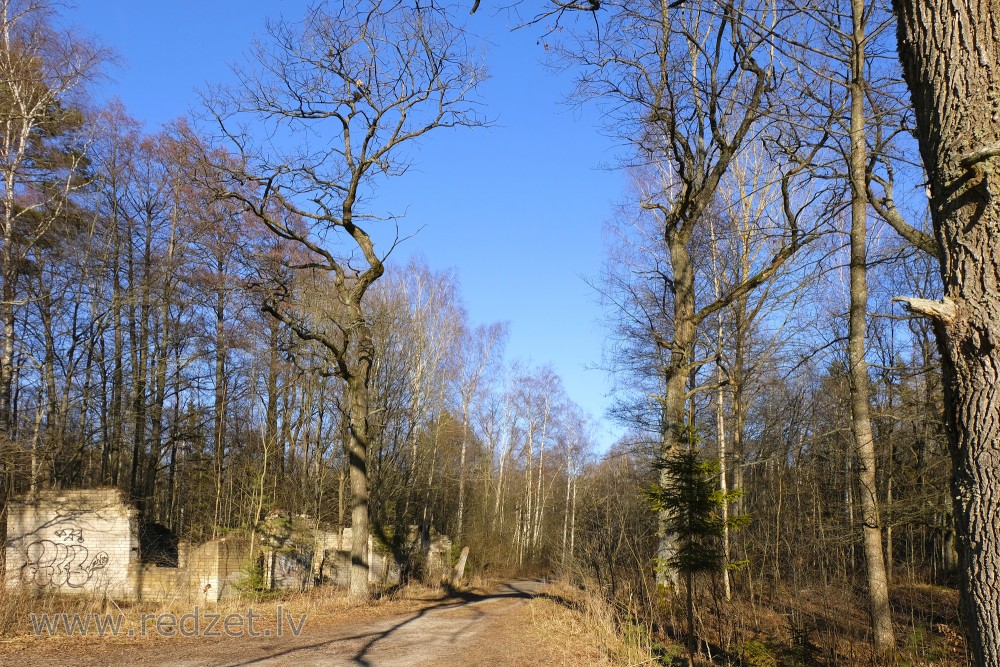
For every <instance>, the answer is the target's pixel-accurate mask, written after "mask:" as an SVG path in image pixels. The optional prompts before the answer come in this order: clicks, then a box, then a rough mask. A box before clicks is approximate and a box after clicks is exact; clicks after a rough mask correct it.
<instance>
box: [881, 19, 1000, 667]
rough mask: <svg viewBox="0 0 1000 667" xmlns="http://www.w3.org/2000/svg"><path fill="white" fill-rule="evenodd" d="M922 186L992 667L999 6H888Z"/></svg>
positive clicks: (998, 391)
mask: <svg viewBox="0 0 1000 667" xmlns="http://www.w3.org/2000/svg"><path fill="white" fill-rule="evenodd" d="M893 7H894V8H895V10H896V13H897V17H898V21H899V23H898V31H899V53H900V60H901V61H902V64H903V72H904V75H905V77H906V81H907V84H908V85H909V88H910V92H911V94H912V100H913V107H914V110H915V112H916V120H917V123H916V124H917V138H918V141H919V145H920V153H921V156H922V158H923V162H924V167H925V169H926V171H927V174H928V182H929V184H930V203H931V219H932V221H933V224H934V232H935V236H936V237H937V240H938V244H939V246H940V247H939V252H940V259H941V273H942V278H943V283H944V300H943V301H940V302H926V301H918V300H910V304H911V307H912V308H913V310H915V311H917V312H920V313H923V314H926V315H928V316H930V317H932V318H933V319H934V321H935V332H936V334H937V339H938V346H939V348H940V350H941V359H942V364H943V379H944V394H945V421H946V423H947V434H948V444H949V448H950V451H951V456H952V464H953V477H952V498H953V499H954V507H955V524H956V528H957V531H958V544H959V555H960V559H961V564H962V572H963V582H962V610H963V615H964V616H965V624H966V626H967V628H968V637H969V649H970V651H971V652H972V655H973V658H974V661H975V664H977V665H980V666H985V665H990V666H994V667H995V666H998V665H1000V575H998V572H1000V522H998V521H997V517H998V516H1000V243H997V231H996V230H997V229H998V228H1000V179H998V178H997V176H996V174H997V172H998V170H1000V164H998V163H1000V160H998V158H1000V67H998V66H997V63H998V62H1000V32H997V26H998V25H1000V4H998V3H996V2H984V3H976V4H973V3H971V2H948V1H946V0H894V1H893Z"/></svg>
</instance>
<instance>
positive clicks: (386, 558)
mask: <svg viewBox="0 0 1000 667" xmlns="http://www.w3.org/2000/svg"><path fill="white" fill-rule="evenodd" d="M6 525H7V539H6V541H5V546H6V549H5V553H6V569H5V573H4V583H5V586H6V587H7V588H16V587H24V588H29V589H35V590H50V591H55V592H60V593H73V594H86V595H100V596H108V597H112V598H116V599H121V600H156V601H171V600H178V601H185V602H190V603H201V602H216V601H218V600H220V599H222V598H225V597H230V596H234V595H237V594H239V592H240V591H239V588H240V584H241V582H242V580H243V578H244V576H245V570H246V569H247V566H248V565H249V563H250V561H251V557H252V555H253V550H252V549H251V544H250V540H249V539H248V538H243V537H229V538H223V539H219V540H212V541H211V542H207V543H205V544H202V545H200V546H197V547H192V546H191V545H190V544H188V543H186V542H183V541H181V542H178V541H177V537H176V536H174V535H173V534H172V533H170V531H169V530H167V529H166V528H165V527H162V526H153V528H152V529H151V527H150V525H149V524H147V525H146V526H145V527H143V526H140V525H139V512H138V510H136V509H135V508H134V507H133V506H132V505H131V504H130V503H128V502H127V501H126V499H125V498H124V496H123V495H122V493H121V492H120V491H118V490H117V489H87V490H74V491H43V492H40V493H38V494H36V495H35V496H34V497H32V498H30V499H26V500H22V501H12V502H10V503H9V505H8V509H7V524H6ZM141 529H144V530H145V533H143V532H142V530H141ZM153 533H155V535H154V534H153ZM258 533H259V535H260V537H261V546H260V551H257V552H256V553H257V554H258V555H259V556H261V557H262V558H263V560H264V567H265V572H264V582H263V583H264V586H265V587H266V588H268V589H271V590H294V591H302V590H306V589H308V588H312V587H313V586H314V585H316V584H333V585H336V586H339V587H342V588H347V587H348V586H349V584H350V574H351V572H350V563H351V558H350V544H351V529H350V528H345V529H344V530H342V531H331V530H324V529H321V528H316V527H315V521H314V520H313V519H310V518H309V517H307V516H303V515H296V516H292V515H290V514H289V513H287V512H283V511H280V510H275V511H274V512H272V513H270V514H269V515H268V517H267V518H266V519H265V520H264V521H262V522H261V524H259V525H258ZM411 533H412V534H413V535H417V532H416V530H415V529H413V530H411ZM142 535H145V536H146V539H145V544H146V546H143V539H141V537H142ZM151 536H152V537H155V538H156V539H155V540H154V539H150V537H151ZM450 548H451V541H450V540H449V539H448V538H447V537H445V536H439V535H435V536H433V537H432V538H431V539H430V540H426V541H425V543H423V544H422V545H421V544H418V543H416V542H414V543H413V544H411V551H414V552H415V550H417V549H422V551H423V554H424V557H425V558H426V566H427V569H428V571H429V572H432V573H438V572H442V571H446V570H447V568H448V560H449V556H450V554H449V551H450ZM141 549H145V550H146V551H147V552H149V553H147V554H145V556H150V557H149V558H145V557H144V554H142V553H140V550H141ZM154 551H155V552H156V553H153V552H154ZM368 551H369V582H370V583H373V584H381V585H392V584H396V583H399V581H400V577H401V573H400V566H399V563H398V562H397V560H396V558H395V557H394V556H393V554H392V553H391V552H390V551H389V549H387V548H386V547H385V546H384V545H382V544H381V543H380V542H379V541H378V540H376V539H375V538H373V537H371V536H369V538H368ZM141 557H142V558H141ZM404 558H405V557H404ZM143 560H147V561H148V560H153V561H154V563H149V562H142V561H143ZM174 563H176V567H171V566H170V565H171V564H174Z"/></svg>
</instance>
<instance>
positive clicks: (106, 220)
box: [0, 0, 1000, 665]
mask: <svg viewBox="0 0 1000 667" xmlns="http://www.w3.org/2000/svg"><path fill="white" fill-rule="evenodd" d="M469 5H470V6H459V7H457V8H454V7H453V8H446V7H444V6H439V5H435V4H434V3H430V4H429V5H428V6H424V3H416V4H411V3H409V2H405V1H399V2H391V3H386V2H378V1H375V2H372V1H371V0H365V1H364V2H356V3H351V2H346V3H340V2H330V3H322V4H317V5H315V6H313V7H311V8H310V9H308V10H306V11H304V12H303V15H302V16H301V17H299V18H297V19H295V20H288V21H275V22H271V23H269V24H268V26H267V28H266V30H264V31H263V32H262V33H261V35H259V36H258V39H257V41H256V42H255V43H254V44H255V45H254V47H253V49H252V51H251V52H249V54H248V57H247V59H246V61H245V62H244V63H242V64H241V65H239V66H238V68H237V71H236V76H235V77H234V79H233V81H234V83H231V84H229V85H226V86H223V85H220V86H218V87H215V88H212V89H210V90H209V91H207V92H206V95H205V100H204V108H203V111H202V113H201V114H199V117H198V118H197V119H178V120H177V121H175V122H173V123H171V124H170V125H168V126H165V127H162V128H159V129H156V130H155V131H144V130H143V129H142V128H141V124H140V123H139V122H138V121H136V120H134V119H133V118H131V117H130V116H129V111H128V109H126V108H123V106H122V105H121V104H119V103H112V104H110V105H108V106H106V107H98V106H96V105H95V104H93V103H92V100H91V98H90V97H89V94H90V93H89V91H90V90H91V89H92V87H93V85H94V82H95V81H96V80H97V78H98V77H100V76H101V75H102V72H104V71H106V69H107V68H108V67H109V62H110V60H111V58H112V56H113V54H111V53H110V52H106V51H104V50H103V49H102V48H99V47H98V46H96V45H94V44H91V43H88V42H85V41H82V40H80V39H79V38H77V37H74V35H73V33H72V31H69V32H64V31H61V30H59V29H57V28H56V27H55V26H56V25H58V24H57V23H56V22H55V15H54V14H53V12H54V11H55V9H56V8H55V7H54V4H52V3H49V2H47V0H0V142H2V144H0V145H2V155H0V177H2V179H3V184H2V187H0V191H2V197H3V199H2V201H0V234H2V240H0V292H2V298H0V327H2V334H0V433H2V435H0V466H2V473H3V475H2V485H3V486H2V494H3V497H4V498H11V497H23V496H30V495H31V494H32V493H34V492H36V491H38V490H40V489H47V488H88V487H105V486H113V487H118V488H120V489H122V490H124V491H125V492H127V494H128V496H129V497H130V498H131V499H132V500H133V501H134V502H135V503H136V504H137V506H138V507H139V508H140V509H141V512H142V515H143V518H144V520H145V521H149V522H156V523H159V524H161V525H163V526H165V527H167V528H169V529H170V530H171V531H173V532H174V533H176V534H177V535H180V536H182V537H183V538H185V539H189V540H192V541H194V542H199V541H204V540H208V539H211V538H213V537H218V536H221V535H227V534H232V533H243V534H250V535H253V534H254V532H255V528H256V526H258V522H259V521H260V520H261V519H262V517H264V516H265V515H266V514H267V513H268V512H270V511H272V510H274V509H278V508H280V509H283V510H286V511H289V512H293V513H296V514H304V515H307V516H309V517H311V518H312V519H314V520H315V521H316V522H317V523H323V524H325V525H329V526H336V527H343V526H354V527H355V529H354V531H353V535H354V544H353V545H352V549H353V551H352V556H353V561H352V563H353V565H352V567H353V571H352V577H351V582H352V583H351V586H350V591H349V593H350V594H351V595H352V596H355V597H359V598H365V597H367V596H368V595H370V594H371V591H370V590H369V587H368V583H367V576H366V574H367V568H368V555H367V539H366V534H367V533H368V532H371V533H374V534H376V535H378V536H380V538H381V539H382V540H384V541H385V542H386V543H388V544H392V543H393V541H394V540H396V541H397V542H398V541H399V540H402V539H403V538H402V536H404V535H406V534H407V532H408V530H409V526H414V525H415V526H419V527H420V528H421V530H422V531H424V532H425V533H429V532H431V531H436V532H438V533H442V534H448V535H450V536H452V537H453V538H454V540H455V543H456V554H457V549H458V548H460V547H462V546H468V547H469V548H470V565H469V567H470V569H471V570H474V571H477V572H481V573H487V574H492V575H496V576H505V575H508V574H513V573H515V572H518V571H519V572H526V573H530V572H539V573H540V572H554V573H559V574H561V575H563V576H565V577H567V578H568V579H570V580H571V581H573V582H574V583H576V584H579V585H582V586H585V587H586V588H587V590H588V591H590V592H592V594H594V595H597V596H601V597H602V598H603V599H604V600H605V601H606V602H607V604H609V605H611V606H612V608H613V609H614V610H615V612H616V614H617V618H618V623H619V627H620V631H621V633H622V634H623V635H624V636H626V637H628V638H629V641H631V642H634V643H635V644H636V645H639V646H642V647H644V650H647V651H649V652H650V655H652V656H656V657H659V658H660V659H662V661H663V663H664V664H669V662H670V660H671V659H676V660H682V659H692V660H694V661H695V662H700V663H702V664H710V663H711V664H730V665H779V664H781V665H786V664H789V665H790V664H803V665H805V664H827V665H847V664H858V665H863V664H908V665H920V664H954V665H960V664H966V663H967V662H968V663H971V664H976V665H998V664H1000V583H998V582H1000V577H998V575H997V562H998V560H997V559H998V556H997V549H998V548H1000V520H998V519H997V517H998V516H1000V514H998V509H1000V507H998V505H1000V479H998V475H1000V454H998V451H1000V449H998V447H1000V441H998V437H1000V436H998V429H1000V397H998V396H997V395H996V391H997V387H998V386H1000V377H998V372H1000V371H998V368H1000V359H998V356H1000V344H998V343H997V341H996V338H997V336H998V335H1000V334H998V333H997V332H998V330H1000V329H998V326H1000V325H998V322H1000V305H998V304H1000V292H998V289H1000V274H998V271H997V266H998V265H1000V264H998V262H997V253H998V252H1000V246H998V245H997V244H996V240H995V237H996V233H997V232H996V230H997V225H998V224H1000V203H998V202H1000V185H998V184H997V181H996V177H995V160H996V159H997V157H998V156H1000V148H998V146H1000V120H998V115H997V113H998V112H997V109H998V106H1000V81H998V79H1000V34H998V33H997V32H996V30H995V26H996V25H997V23H998V22H1000V8H998V5H997V4H996V3H988V5H989V6H988V7H987V6H982V7H978V8H976V7H973V5H972V3H965V4H963V3H958V4H954V3H951V4H949V3H944V2H943V1H938V0H928V1H926V2H917V1H916V0H895V2H894V3H893V4H892V5H891V6H889V5H886V4H884V3H882V2H874V3H865V2H862V1H861V0H852V1H851V2H849V3H848V2H846V1H844V2H834V1H832V0H830V1H823V0H818V1H815V2H814V1H812V0H801V1H800V0H788V1H784V2H759V3H753V2H748V1H733V0H690V1H685V0H679V1H677V2H667V1H666V0H662V1H659V2H658V1H649V0H641V1H637V0H610V1H608V2H603V3H602V2H598V0H589V1H588V2H580V3H576V2H570V3H562V2H559V3H554V4H546V3H545V2H542V1H541V0H539V2H536V3H535V4H534V5H530V6H529V5H528V4H527V3H522V4H520V5H518V9H519V11H520V12H521V14H522V15H523V16H524V17H525V23H526V24H527V25H526V26H525V27H523V28H522V29H524V30H536V31H538V33H539V34H541V35H543V37H542V39H544V40H545V41H546V50H547V51H548V55H549V56H550V57H551V59H552V62H553V63H555V64H557V65H559V66H560V67H561V68H562V69H563V73H564V75H565V78H564V79H563V80H564V82H565V84H566V87H567V91H574V92H573V95H574V98H575V100H576V101H577V102H579V103H580V104H587V105H596V106H597V107H598V108H600V109H601V110H602V112H603V114H604V118H605V119H606V126H605V127H603V128H594V131H595V132H597V131H604V132H608V133H610V134H612V135H613V136H614V137H616V138H617V139H619V140H620V144H621V145H622V146H624V147H625V148H624V150H623V154H622V163H621V168H622V169H623V170H625V171H626V172H627V173H628V175H629V181H630V183H631V186H630V189H629V191H628V192H626V193H609V198H614V197H615V196H616V195H620V196H619V199H620V200H621V201H622V203H621V205H620V206H619V207H618V208H617V209H616V210H615V213H614V216H613V219H612V221H611V222H610V223H609V230H608V232H609V234H608V235H609V238H610V239H611V240H610V241H609V244H608V251H607V259H606V263H605V265H604V266H603V267H594V273H593V275H592V276H591V277H590V279H589V282H590V283H591V285H592V287H593V289H594V291H595V294H597V295H599V298H600V300H601V301H602V303H603V306H604V312H605V313H606V322H605V325H606V328H607V332H608V342H607V346H606V354H605V358H604V359H603V361H602V363H603V365H604V366H605V367H606V368H607V370H608V371H609V372H610V373H613V376H614V378H615V382H616V388H615V400H616V402H615V406H616V407H615V409H614V410H613V414H610V415H600V416H596V417H598V418H601V419H614V420H617V421H618V422H619V423H620V424H622V425H624V426H625V427H626V428H627V432H628V435H627V436H625V437H624V438H622V439H621V440H620V441H619V442H618V443H616V444H615V445H614V446H613V447H611V449H610V450H609V451H606V452H603V451H600V452H599V451H598V450H597V448H596V447H595V443H594V442H593V436H592V433H593V422H592V419H594V417H595V416H589V415H585V414H584V413H583V411H582V410H581V409H580V408H579V407H578V406H576V405H575V404H574V403H573V402H572V401H571V400H570V399H569V398H568V396H567V393H566V391H565V390H564V388H563V386H562V381H561V380H560V378H559V377H558V376H556V375H555V374H554V373H553V372H552V371H551V370H550V369H548V368H546V367H544V366H543V367H535V366H531V365H526V364H524V363H520V362H516V361H511V360H510V359H508V357H507V355H505V350H504V347H505V340H506V336H507V330H506V327H505V325H503V324H502V323H492V324H491V323H478V322H472V321H470V319H469V317H468V315H467V314H466V311H465V308H464V306H463V297H462V294H461V292H460V288H459V286H458V285H459V283H458V278H457V277H456V276H454V275H452V274H450V273H448V272H440V271H437V270H435V269H434V268H432V267H431V266H429V265H427V264H424V263H419V262H410V263H408V264H398V263H392V262H389V261H387V260H386V257H387V256H388V254H389V252H390V251H391V250H392V249H393V248H394V247H395V244H396V243H397V242H398V240H399V238H400V234H396V235H395V236H394V235H393V230H394V228H395V224H396V221H392V220H384V219H380V218H379V217H378V216H377V211H378V208H377V207H373V206H372V202H373V201H374V200H376V199H377V194H378V186H379V184H380V183H382V182H384V181H385V179H394V178H403V179H405V178H406V174H405V171H406V169H407V167H408V166H409V164H410V160H411V159H412V157H413V153H412V152H411V151H409V150H408V147H409V146H410V145H412V144H413V143H414V142H416V141H418V140H419V141H426V142H432V141H434V136H435V134H436V133H438V132H439V130H442V129H447V128H456V127H458V128H461V129H462V131H466V132H475V131H476V128H477V127H479V126H482V125H484V124H485V123H486V122H487V121H486V119H487V117H488V109H483V108H481V106H480V105H479V104H478V98H477V86H478V85H479V84H480V83H481V82H482V81H483V80H484V77H485V76H486V73H487V70H488V65H489V56H488V54H487V55H486V56H485V60H482V61H481V59H482V56H481V55H480V53H481V51H480V49H479V48H478V46H477V45H476V44H475V41H474V39H473V37H472V36H470V35H469V34H467V33H466V32H464V31H463V29H462V28H461V26H462V25H463V24H464V23H469V22H471V23H470V24H475V22H476V21H490V20H494V18H491V15H490V14H489V12H487V11H486V8H485V5H484V6H483V7H479V6H478V5H479V2H478V0H477V1H476V3H475V5H476V6H475V7H473V6H471V3H469ZM470 9H471V10H472V11H473V12H474V13H473V15H472V16H471V17H470V16H468V12H469V10H470ZM452 11H454V12H455V14H452V13H451V12H452ZM459 15H461V16H462V18H461V22H459V20H458V18H457V17H458V16H459ZM249 39H250V36H249V35H248V43H249ZM308 133H313V134H309V136H314V137H319V138H321V140H317V141H312V142H306V141H305V140H304V139H303V137H304V136H306V134H308ZM399 224H401V225H403V226H404V227H405V220H403V221H401V222H400V223H399ZM387 230H388V231H387ZM402 236H405V233H403V234H402ZM525 242H530V233H529V232H528V231H527V230H526V232H525ZM556 256H557V253H555V252H554V254H553V257H556ZM430 261H433V259H432V260H430ZM538 289H540V290H544V289H545V286H544V285H539V286H538ZM570 335H572V333H571V332H567V336H570ZM418 560H419V559H418ZM418 560H417V561H415V562H414V563H413V564H412V565H413V567H412V568H410V571H411V572H412V575H413V576H415V577H419V576H420V567H419V562H418Z"/></svg>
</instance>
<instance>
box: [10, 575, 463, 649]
mask: <svg viewBox="0 0 1000 667" xmlns="http://www.w3.org/2000/svg"><path fill="white" fill-rule="evenodd" d="M446 597H447V593H446V591H444V590H442V589H440V588H433V587H427V586H422V585H419V584H412V585H408V586H405V587H403V588H400V589H396V590H394V591H392V592H391V593H387V594H384V595H381V596H377V597H375V598H374V599H372V600H371V601H368V602H356V601H353V600H350V599H348V598H347V596H345V595H344V593H343V592H342V591H338V590H337V589H334V588H331V587H322V588H316V589H312V590H310V591H307V592H304V593H288V594H284V595H281V596H273V595H272V596H267V597H254V596H245V597H239V598H228V599H225V600H222V601H220V602H218V603H202V604H198V605H196V604H193V603H188V602H181V601H179V600H177V601H168V602H132V603H127V602H116V601H114V600H110V599H101V598H93V597H85V596H67V595H55V594H51V593H46V594H41V595H37V594H36V595H32V594H28V593H20V592H5V591H0V636H2V637H4V638H5V639H4V640H3V641H4V642H5V643H8V644H9V643H12V642H33V641H38V640H42V639H44V640H46V641H48V640H49V639H50V637H49V633H46V632H43V633H42V634H41V635H39V633H38V632H37V631H36V629H35V627H34V625H33V623H32V615H34V617H35V619H39V618H40V617H41V616H42V615H47V616H48V618H50V619H52V618H55V617H58V616H63V615H66V616H70V617H72V616H75V615H79V617H81V618H90V619H93V618H95V616H97V617H101V618H106V617H109V616H110V617H114V618H121V626H120V628H119V629H118V630H116V633H115V634H116V636H115V637H107V636H105V637H103V638H101V637H99V636H97V633H96V631H95V630H90V631H88V635H87V637H81V636H80V633H76V634H75V636H74V637H72V638H71V637H69V636H67V635H68V633H66V632H65V626H64V625H63V626H60V632H57V633H56V634H55V636H53V637H52V638H53V639H58V640H63V641H65V640H73V641H81V642H87V641H101V642H109V641H110V642H115V641H137V640H138V641H150V642H155V641H160V640H163V639H169V637H164V636H162V635H161V634H159V633H157V632H156V631H155V620H154V619H155V617H161V618H162V617H165V616H167V615H173V616H174V617H175V618H176V619H178V620H179V619H180V618H181V617H182V616H184V615H190V614H192V613H193V612H194V611H195V608H196V607H197V609H198V611H199V613H201V614H202V615H204V614H209V613H210V614H218V615H220V616H222V617H226V616H228V615H230V614H235V615H237V616H243V617H245V616H246V614H247V611H248V609H253V613H254V617H255V621H254V626H255V628H257V629H272V628H275V627H276V626H277V612H278V607H279V605H280V607H281V610H282V615H283V616H285V618H286V619H287V618H288V616H289V615H291V617H293V618H294V619H295V621H296V622H298V620H299V619H301V617H302V616H303V614H305V615H306V617H307V622H308V625H309V627H311V628H312V627H325V626H328V625H336V624H340V623H343V622H345V621H348V620H349V621H351V622H363V621H365V620H367V619H378V618H383V617H386V616H392V615H396V614H403V613H407V612H412V611H416V610H419V609H423V608H425V607H429V606H432V605H434V604H438V603H440V602H441V601H442V600H444V599H445V598H446ZM144 617H145V623H143V620H144ZM256 619H259V620H256ZM189 623H190V621H189ZM143 625H145V631H144V630H143ZM92 627H93V626H92ZM187 627H189V628H190V627H191V626H190V625H188V626H187ZM286 627H287V626H286Z"/></svg>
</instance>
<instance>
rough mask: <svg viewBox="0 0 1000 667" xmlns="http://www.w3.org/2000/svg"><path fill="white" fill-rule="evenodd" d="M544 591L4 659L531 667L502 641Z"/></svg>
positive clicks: (537, 586)
mask: <svg viewBox="0 0 1000 667" xmlns="http://www.w3.org/2000/svg"><path fill="white" fill-rule="evenodd" d="M543 586H544V584H542V583H541V582H539V581H517V582H511V583H508V584H505V585H503V586H502V587H501V588H500V589H499V590H498V591H496V592H495V593H492V594H489V595H477V594H459V597H458V598H457V599H456V598H451V599H448V600H445V601H442V602H441V603H439V604H436V605H433V606H431V607H428V608H426V609H423V610H421V611H419V612H414V613H410V614H404V615H401V616H396V617H392V618H388V619H381V620H377V621H371V622H366V623H363V624H361V623H358V624H346V625H345V624H339V625H337V626H334V627H316V628H310V627H309V626H308V625H306V627H305V628H304V629H303V631H302V632H301V634H300V635H299V636H298V637H289V636H287V635H286V636H284V637H282V638H276V637H273V636H270V637H240V638H230V639H224V640H208V639H199V638H190V639H177V640H175V641H159V642H156V643H154V644H150V643H148V642H146V643H144V642H126V643H116V644H113V645H109V644H104V645H100V646H99V647H96V646H93V645H91V646H90V647H89V650H88V649H83V647H77V646H74V645H73V644H72V643H71V641H67V640H62V641H58V640H53V641H52V643H51V644H50V643H49V642H47V641H46V642H41V644H43V645H45V644H47V645H48V646H37V645H36V646H35V647H34V648H33V650H29V651H26V652H25V653H23V654H21V655H16V654H15V655H8V656H0V663H2V664H16V665H19V666H21V667H28V666H30V667H47V666H49V665H53V666H54V665H60V667H62V666H64V665H68V664H74V665H106V664H121V665H131V666H139V665H161V664H170V665H176V666H178V667H207V666H212V667H217V666H226V667H238V666H244V665H255V666H256V665H260V666H265V665H266V666H291V665H296V666H299V665H302V666H307V665H367V666H371V667H376V666H377V667H404V666H406V667H410V666H413V665H446V664H447V665H451V666H460V665H491V666H493V665H526V664H533V663H532V661H531V659H530V655H531V652H530V649H531V647H530V646H528V647H525V646H522V645H520V644H522V643H523V642H517V641H516V640H514V641H504V639H505V638H506V639H507V640H510V635H511V632H510V630H511V628H510V627H508V626H509V625H510V623H508V624H506V625H505V623H504V620H505V617H508V616H510V615H511V613H512V612H514V611H515V610H516V609H517V608H518V607H519V606H520V605H523V604H524V603H525V601H527V600H529V599H531V598H532V597H533V596H534V595H536V594H538V593H539V592H540V590H541V589H542V587H543ZM511 644H513V646H512V645H511ZM46 649H49V650H46ZM81 649H83V650H81ZM515 655H516V656H518V657H514V656H515ZM526 656H527V657H526ZM537 664H541V663H537Z"/></svg>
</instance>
